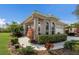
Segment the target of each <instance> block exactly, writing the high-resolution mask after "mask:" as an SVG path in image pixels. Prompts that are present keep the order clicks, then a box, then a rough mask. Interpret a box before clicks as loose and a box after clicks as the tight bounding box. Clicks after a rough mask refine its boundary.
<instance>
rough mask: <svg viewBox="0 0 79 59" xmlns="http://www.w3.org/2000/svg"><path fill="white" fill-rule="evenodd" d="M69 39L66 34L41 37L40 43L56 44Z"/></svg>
mask: <svg viewBox="0 0 79 59" xmlns="http://www.w3.org/2000/svg"><path fill="white" fill-rule="evenodd" d="M66 39H67V36H66V35H64V34H54V35H39V39H38V42H39V43H47V42H50V43H55V42H62V41H65V40H66Z"/></svg>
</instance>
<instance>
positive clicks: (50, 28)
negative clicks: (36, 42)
mask: <svg viewBox="0 0 79 59" xmlns="http://www.w3.org/2000/svg"><path fill="white" fill-rule="evenodd" d="M49 34H51V22H50V21H49Z"/></svg>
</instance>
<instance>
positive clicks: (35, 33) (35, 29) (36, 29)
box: [33, 18, 38, 39]
mask: <svg viewBox="0 0 79 59" xmlns="http://www.w3.org/2000/svg"><path fill="white" fill-rule="evenodd" d="M33 21H34V39H36V36H37V35H38V19H37V18H34V20H33Z"/></svg>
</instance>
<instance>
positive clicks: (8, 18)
mask: <svg viewBox="0 0 79 59" xmlns="http://www.w3.org/2000/svg"><path fill="white" fill-rule="evenodd" d="M76 6H77V5H76V4H0V27H1V26H2V25H5V23H11V22H12V21H16V22H18V23H21V22H23V21H24V20H26V19H27V18H28V16H30V15H31V14H32V12H33V11H34V10H38V11H39V12H41V13H42V14H51V15H54V16H56V17H58V18H59V19H60V21H62V22H64V23H67V24H71V23H74V22H76V21H77V18H76V16H75V15H74V14H72V12H73V11H74V10H75V9H76Z"/></svg>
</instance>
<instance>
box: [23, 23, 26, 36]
mask: <svg viewBox="0 0 79 59" xmlns="http://www.w3.org/2000/svg"><path fill="white" fill-rule="evenodd" d="M23 29H24V31H23V32H24V33H23V34H24V35H25V33H26V26H25V24H23Z"/></svg>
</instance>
